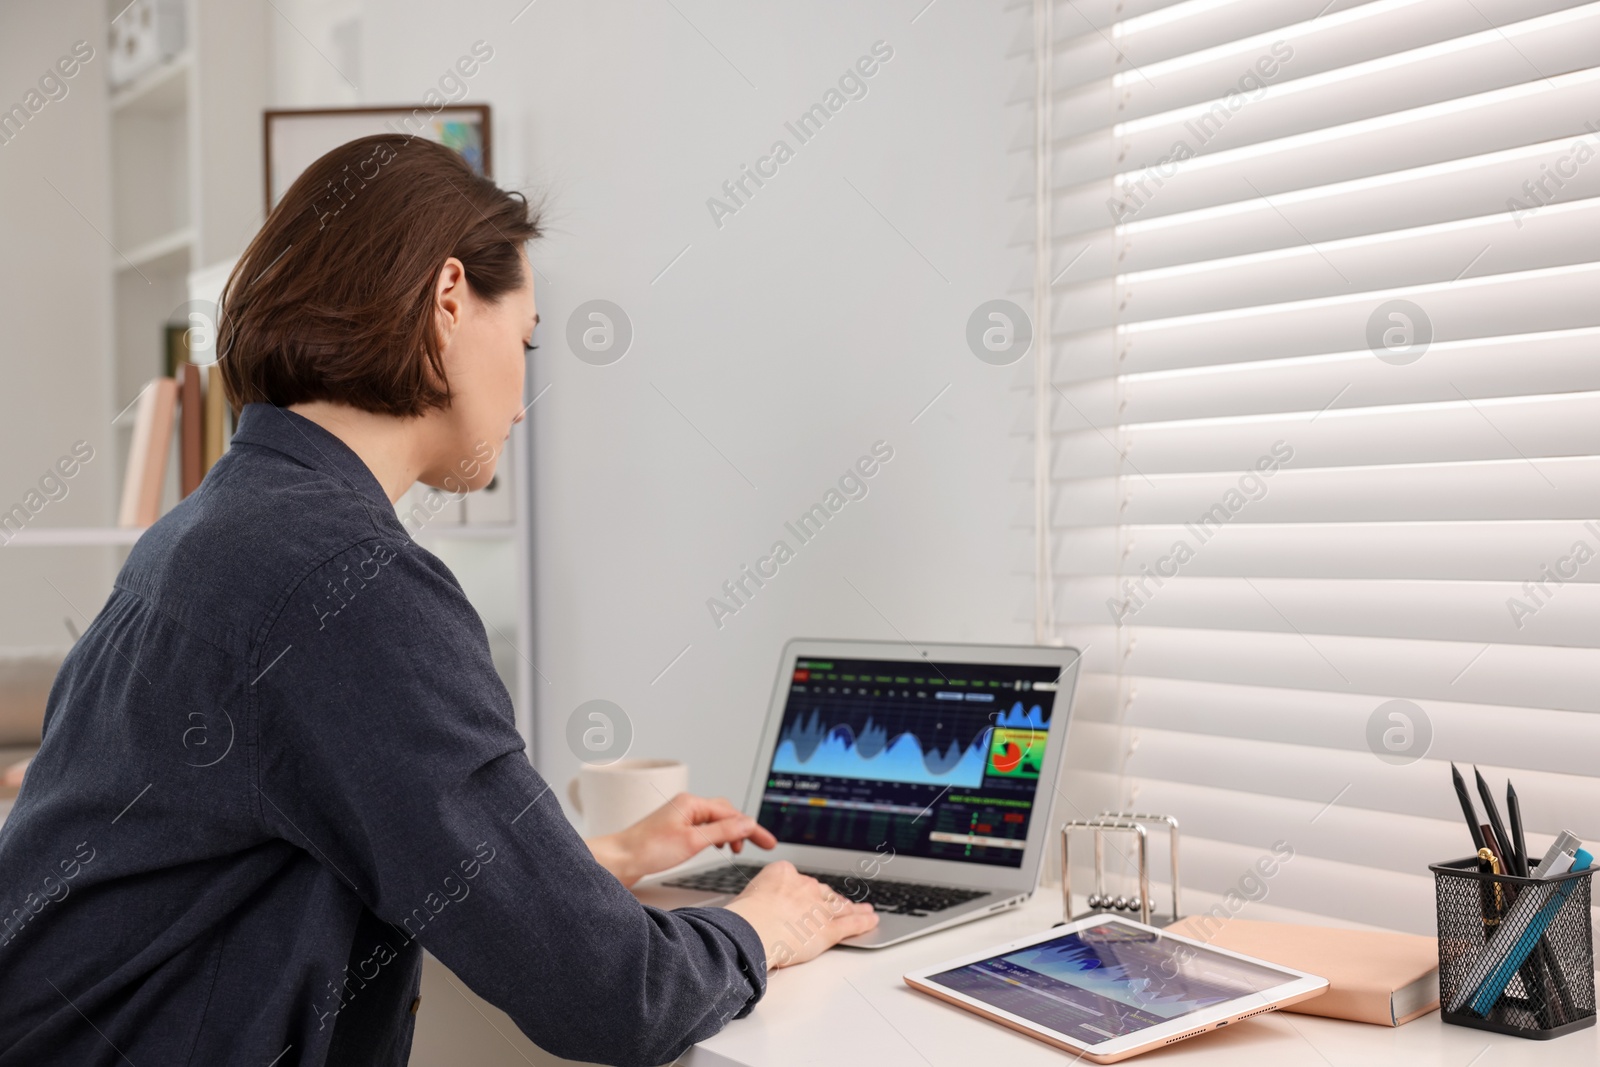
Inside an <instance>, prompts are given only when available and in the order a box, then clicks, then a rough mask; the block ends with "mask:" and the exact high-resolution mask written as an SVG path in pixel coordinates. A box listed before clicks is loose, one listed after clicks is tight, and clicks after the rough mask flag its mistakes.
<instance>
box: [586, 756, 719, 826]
mask: <svg viewBox="0 0 1600 1067" xmlns="http://www.w3.org/2000/svg"><path fill="white" fill-rule="evenodd" d="M688 789H689V765H688V764H687V763H684V762H682V761H681V760H670V759H623V760H617V761H616V762H615V763H606V764H589V763H586V764H584V765H583V766H582V767H580V768H579V769H578V776H577V777H576V778H573V779H572V780H571V781H570V782H568V783H567V797H568V799H570V800H571V801H572V806H573V807H574V808H576V809H577V810H578V814H579V815H581V816H583V825H584V836H586V837H600V836H603V835H605V834H613V833H616V832H617V831H618V830H621V829H623V828H624V827H627V826H632V825H633V824H634V823H636V822H638V821H639V820H640V819H642V818H644V817H645V816H646V815H649V814H650V813H651V812H652V811H655V810H656V809H657V808H659V807H660V806H661V805H663V804H665V803H666V802H667V801H669V800H671V799H672V798H673V797H674V796H676V795H677V794H679V793H683V792H687V791H688Z"/></svg>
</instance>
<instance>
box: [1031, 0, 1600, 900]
mask: <svg viewBox="0 0 1600 1067" xmlns="http://www.w3.org/2000/svg"><path fill="white" fill-rule="evenodd" d="M1013 10H1014V11H1015V12H1017V13H1018V15H1019V16H1021V15H1023V14H1024V13H1028V14H1031V15H1032V22H1031V27H1030V32H1029V33H1028V35H1027V38H1026V44H1021V43H1019V45H1018V47H1017V49H1016V57H1017V59H1018V61H1019V63H1026V64H1027V65H1028V67H1029V71H1028V77H1027V79H1026V80H1025V81H1024V80H1019V83H1018V84H1019V89H1018V91H1017V93H1016V94H1015V95H1014V97H1013V102H1014V103H1016V104H1018V106H1019V109H1020V108H1021V107H1028V108H1029V122H1028V124H1027V127H1026V128H1027V135H1026V136H1019V138H1018V141H1017V152H1016V153H1015V158H1016V161H1017V164H1018V173H1019V178H1018V186H1017V188H1018V196H1017V199H1018V202H1019V204H1021V203H1024V202H1026V203H1027V205H1028V207H1029V214H1030V216H1031V220H1030V221H1031V222H1032V224H1033V226H1034V230H1033V232H1031V233H1029V234H1028V236H1027V237H1026V238H1023V237H1021V234H1020V231H1019V244H1021V243H1023V242H1024V241H1026V242H1027V243H1029V244H1032V245H1034V246H1035V251H1036V263H1035V267H1036V269H1035V271H1034V276H1033V278H1034V280H1033V285H1032V294H1033V298H1034V301H1035V302H1034V306H1035V308H1036V309H1037V312H1038V314H1039V315H1041V316H1042V317H1045V318H1047V320H1048V328H1046V329H1041V330H1039V331H1037V333H1038V336H1039V337H1040V338H1041V342H1040V349H1039V351H1037V352H1036V353H1035V356H1036V360H1033V361H1025V362H1024V364H1021V365H1019V372H1018V378H1017V379H1016V395H1017V396H1018V397H1019V398H1021V397H1025V398H1027V400H1026V404H1027V410H1026V414H1025V416H1023V417H1019V420H1018V427H1017V436H1018V440H1019V442H1026V444H1025V451H1023V452H1019V464H1018V467H1017V471H1016V478H1015V480H1016V483H1017V485H1018V487H1019V500H1021V501H1024V503H1023V504H1022V513H1021V514H1022V515H1023V516H1025V517H1022V518H1019V521H1018V524H1017V528H1018V534H1019V536H1018V539H1017V543H1018V548H1019V551H1018V554H1017V559H1016V569H1017V571H1018V573H1019V574H1026V575H1028V576H1030V577H1032V579H1033V581H1034V585H1035V593H1036V595H1035V597H1034V599H1033V600H1032V601H1031V602H1029V603H1028V604H1026V605H1025V606H1024V607H1023V608H1022V609H1021V610H1022V611H1023V613H1024V614H1023V616H1022V617H1023V618H1024V619H1026V620H1027V621H1028V622H1030V623H1032V624H1033V625H1034V627H1035V629H1036V632H1037V634H1038V636H1039V638H1040V639H1041V640H1043V641H1050V642H1064V643H1068V644H1072V645H1075V646H1077V647H1079V648H1082V649H1085V667H1086V673H1085V675H1084V677H1083V680H1082V684H1081V687H1080V692H1079V701H1078V704H1077V710H1076V712H1075V725H1074V727H1073V733H1072V735H1071V743H1070V748H1069V752H1068V768H1067V775H1068V781H1069V782H1070V783H1071V785H1070V786H1069V788H1068V792H1069V794H1070V795H1071V796H1072V797H1073V798H1074V799H1073V800H1072V802H1071V807H1068V808H1065V809H1063V808H1061V807H1060V806H1058V815H1061V816H1062V817H1072V816H1074V815H1079V814H1092V813H1093V812H1087V811H1084V810H1083V805H1086V804H1087V803H1088V802H1087V801H1079V800H1077V799H1075V798H1077V797H1090V796H1098V797H1102V798H1106V797H1109V798H1114V799H1113V802H1114V803H1116V804H1122V805H1127V806H1128V807H1129V808H1130V809H1132V808H1137V809H1139V810H1143V811H1158V812H1167V813H1172V814H1174V815H1177V816H1178V817H1179V818H1180V820H1181V821H1182V823H1183V827H1184V867H1185V872H1184V873H1185V882H1186V884H1187V885H1191V886H1194V887H1196V888H1199V889H1202V890H1211V891H1214V892H1219V893H1221V892H1226V891H1227V890H1228V889H1230V888H1233V887H1235V886H1237V884H1238V883H1239V881H1240V878H1241V876H1242V875H1243V874H1245V872H1247V871H1248V870H1249V869H1250V868H1251V866H1252V865H1253V864H1254V861H1255V860H1256V859H1257V858H1258V857H1260V856H1261V855H1263V854H1264V853H1266V852H1268V851H1269V850H1270V849H1271V846H1272V844H1273V843H1274V842H1277V841H1285V842H1288V843H1289V844H1290V845H1291V846H1292V848H1293V849H1294V853H1295V854H1294V859H1293V861H1292V862H1290V863H1287V864H1284V865H1283V866H1282V868H1281V871H1280V873H1278V874H1277V876H1276V877H1275V878H1274V879H1273V880H1272V881H1271V883H1270V885H1268V886H1267V887H1266V890H1265V893H1266V896H1267V898H1268V899H1267V902H1268V903H1269V904H1278V905H1283V906H1286V907H1292V908H1297V909H1303V910H1307V911H1314V912H1319V913H1324V914H1329V915H1335V916H1340V917H1343V918H1347V919H1351V920H1356V921H1362V922H1369V923H1374V924H1378V925H1383V926H1392V927H1400V928H1406V929H1412V930H1416V931H1419V932H1431V931H1432V929H1433V910H1432V909H1433V903H1432V902H1433V889H1432V880H1431V876H1430V875H1429V873H1428V870H1427V864H1428V863H1430V862H1435V861H1439V860H1444V859H1450V858H1455V857H1459V856H1462V855H1465V854H1466V853H1467V852H1468V851H1470V849H1469V847H1468V845H1469V842H1468V840H1467V836H1466V832H1465V830H1464V828H1463V827H1462V826H1461V821H1462V820H1461V816H1460V810H1459V807H1458V806H1457V804H1456V800H1455V796H1454V793H1453V791H1452V790H1451V788H1450V777H1449V767H1448V762H1449V761H1451V760H1455V761H1457V762H1459V763H1463V764H1467V765H1470V764H1474V763H1476V764H1477V765H1478V766H1479V767H1481V768H1482V770H1483V772H1484V774H1485V775H1486V776H1487V777H1488V778H1489V780H1490V781H1491V783H1493V784H1494V785H1495V787H1496V790H1497V792H1500V793H1502V795H1503V788H1504V780H1505V778H1506V777H1507V776H1508V775H1509V776H1511V778H1512V779H1513V781H1514V782H1515V784H1516V786H1517V791H1518V793H1519V794H1520V796H1521V799H1522V805H1523V811H1524V817H1525V819H1526V821H1527V824H1528V830H1529V835H1530V839H1531V841H1532V843H1533V844H1534V846H1535V847H1536V848H1538V849H1540V850H1542V849H1543V848H1544V847H1545V846H1546V845H1547V844H1548V843H1549V841H1550V839H1551V838H1552V837H1553V835H1554V834H1555V833H1556V832H1557V831H1558V830H1560V829H1562V828H1563V827H1566V828H1570V829H1572V830H1573V831H1574V832H1576V833H1577V834H1578V835H1579V836H1581V837H1583V838H1585V839H1586V840H1590V841H1594V840H1596V839H1600V778H1597V777H1596V775H1600V592H1597V590H1600V584H1597V582H1600V3H1579V2H1575V0H1368V2H1365V3H1362V2H1349V0H1333V2H1332V3H1329V2H1328V0H1187V2H1180V3H1171V2H1166V3H1163V2H1161V0H1122V2H1120V3H1114V2H1111V0H1072V2H1068V0H1055V2H1051V0H1037V2H1036V3H1032V4H1030V5H1027V6H1022V5H1017V6H1015V7H1014V8H1013ZM1019 24H1020V19H1019ZM1021 40H1022V38H1021V37H1020V36H1019V41H1021ZM1019 114H1020V110H1019ZM1024 166H1025V168H1026V171H1027V176H1026V178H1025V179H1024V178H1023V177H1022V170H1023V168H1024ZM1041 294H1042V295H1041ZM1464 769H1465V770H1467V772H1468V774H1469V776H1470V767H1467V768H1464ZM1072 808H1078V809H1079V810H1076V811H1074V810H1072Z"/></svg>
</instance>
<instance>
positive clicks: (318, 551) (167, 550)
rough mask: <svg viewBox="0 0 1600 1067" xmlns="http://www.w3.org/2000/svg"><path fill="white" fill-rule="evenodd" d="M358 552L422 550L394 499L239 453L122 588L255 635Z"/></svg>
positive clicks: (178, 515) (219, 467) (154, 542)
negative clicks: (308, 585) (303, 589)
mask: <svg viewBox="0 0 1600 1067" xmlns="http://www.w3.org/2000/svg"><path fill="white" fill-rule="evenodd" d="M357 551H365V552H366V554H367V557H369V558H370V557H372V556H374V555H375V554H376V555H382V556H383V557H385V558H386V559H387V558H390V557H396V556H399V555H400V554H402V553H405V552H409V551H420V550H419V549H417V546H416V545H415V544H414V542H412V540H411V537H410V535H409V534H408V533H407V532H406V530H405V527H404V526H403V525H401V523H400V521H399V519H398V518H397V517H396V515H395V512H394V508H393V506H392V505H390V504H388V502H387V501H380V500H376V499H373V498H372V496H371V495H370V494H368V493H365V492H362V491H360V490H359V489H356V488H353V487H351V486H349V485H346V484H342V483H341V482H340V480H339V479H338V478H337V477H336V476H334V475H330V474H327V473H324V472H322V471H318V470H313V469H309V468H306V467H304V466H301V465H298V464H294V463H291V462H284V461H282V460H281V459H280V458H279V457H275V456H273V455H271V454H258V453H254V452H253V450H239V451H237V452H235V451H230V452H229V453H228V454H226V455H224V456H223V458H222V459H221V460H219V461H218V462H217V464H216V465H215V466H214V467H213V468H212V470H211V471H209V472H208V473H207V474H206V477H205V480H204V481H203V482H202V484H201V486H200V488H199V489H197V490H195V492H193V493H192V494H190V495H189V496H188V497H187V498H185V499H184V500H183V501H181V502H180V503H179V504H178V505H177V506H176V507H174V508H173V509H172V510H171V511H169V512H168V513H167V514H166V515H164V516H162V518H161V519H160V520H158V521H157V522H156V523H155V525H153V526H151V527H150V529H149V530H147V531H146V532H145V533H144V535H143V536H141V537H140V538H139V540H138V541H137V542H136V543H135V545H134V549H133V551H132V552H131V553H130V554H129V556H128V561H127V563H126V564H124V566H123V568H122V572H121V573H120V574H119V575H118V578H117V585H118V586H119V587H123V588H127V589H130V590H132V591H134V592H137V593H139V594H140V595H141V596H142V597H144V598H145V599H147V600H150V601H152V602H154V603H156V604H158V605H159V606H160V607H161V608H162V610H163V611H164V612H165V613H166V614H168V615H170V616H173V617H175V618H180V619H182V620H185V621H188V622H190V623H192V624H194V625H198V626H202V627H212V628H221V629H223V630H227V631H230V632H235V633H236V634H237V636H239V637H240V638H242V639H244V640H248V639H249V638H250V636H252V635H254V634H259V632H260V629H261V625H262V623H263V622H266V621H268V619H269V617H270V616H271V615H272V614H273V613H274V612H276V611H277V610H279V609H281V607H282V605H283V604H284V602H285V601H286V600H287V599H288V598H289V597H290V596H292V595H293V594H294V592H295V589H296V587H298V586H299V585H301V584H302V583H304V582H305V581H307V580H308V579H310V578H312V577H313V576H314V575H316V574H318V573H319V572H321V571H323V570H325V569H327V568H330V567H335V568H336V567H337V561H338V560H340V558H341V557H345V556H347V555H348V554H350V553H352V552H357ZM424 555H427V554H426V553H424ZM428 559H429V560H431V559H432V557H431V556H429V557H428ZM347 565H348V563H347ZM424 566H425V568H426V569H427V570H428V571H430V572H431V571H432V570H433V568H432V567H431V566H428V565H427V564H424ZM439 566H440V567H442V566H443V565H442V564H440V565H439ZM384 569H385V570H386V571H389V570H393V571H399V570H410V569H411V568H410V567H402V568H392V569H391V568H389V567H387V566H385V568H384ZM446 574H448V572H446ZM452 581H453V580H452Z"/></svg>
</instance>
